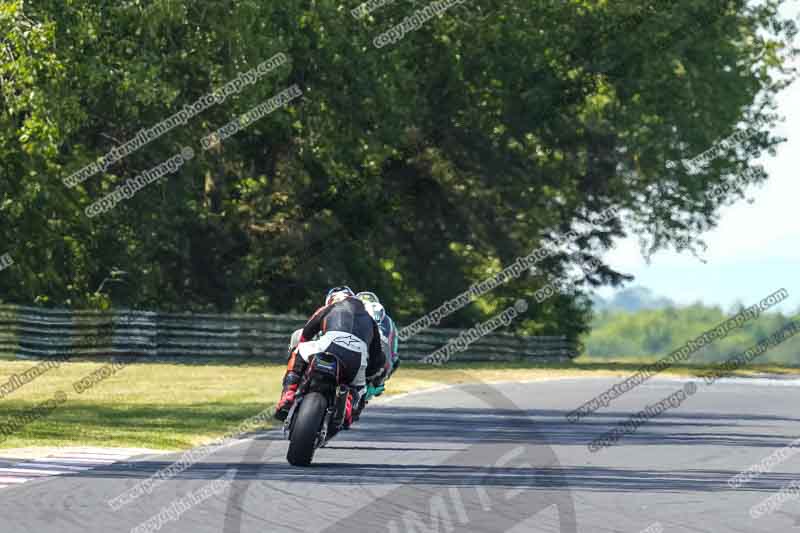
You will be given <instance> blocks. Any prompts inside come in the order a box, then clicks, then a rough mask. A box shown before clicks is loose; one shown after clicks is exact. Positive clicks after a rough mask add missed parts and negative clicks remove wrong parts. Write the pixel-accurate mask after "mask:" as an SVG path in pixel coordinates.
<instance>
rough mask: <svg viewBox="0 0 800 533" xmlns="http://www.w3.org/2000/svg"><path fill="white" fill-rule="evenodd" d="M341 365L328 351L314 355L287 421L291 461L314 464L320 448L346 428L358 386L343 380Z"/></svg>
mask: <svg viewBox="0 0 800 533" xmlns="http://www.w3.org/2000/svg"><path fill="white" fill-rule="evenodd" d="M341 367H342V365H341V363H340V361H339V360H338V359H337V357H336V356H335V355H333V354H330V353H327V352H322V353H318V354H316V355H314V356H312V357H311V358H310V360H309V364H308V367H307V368H306V371H305V374H304V375H303V379H302V381H301V382H300V385H299V386H298V387H297V394H296V396H295V401H294V405H292V408H291V409H290V410H289V414H288V415H287V417H286V420H285V422H284V424H283V434H284V437H288V439H289V451H288V452H287V453H286V460H287V461H289V464H291V465H293V466H308V465H310V464H311V461H312V460H313V458H314V452H315V451H316V450H317V448H322V447H324V446H325V445H326V444H327V443H328V441H330V440H331V439H332V438H333V437H334V436H335V435H336V434H337V433H339V431H341V430H342V428H343V426H344V419H345V412H346V409H347V402H348V396H349V395H352V396H351V402H352V398H354V397H355V396H356V389H355V388H354V387H351V386H350V385H348V384H346V383H343V380H342V376H341ZM353 407H355V406H352V404H351V408H353Z"/></svg>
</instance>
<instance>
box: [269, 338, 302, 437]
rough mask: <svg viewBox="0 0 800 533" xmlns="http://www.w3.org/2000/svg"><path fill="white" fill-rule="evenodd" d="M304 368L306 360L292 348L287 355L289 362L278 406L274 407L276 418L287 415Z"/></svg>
mask: <svg viewBox="0 0 800 533" xmlns="http://www.w3.org/2000/svg"><path fill="white" fill-rule="evenodd" d="M305 368H306V362H305V361H304V360H303V358H302V357H300V354H299V353H297V350H294V351H293V352H292V354H291V356H290V357H289V364H288V365H287V369H286V375H285V376H284V378H283V392H282V393H281V399H280V400H278V406H277V407H276V409H275V418H277V419H278V420H281V421H283V420H286V417H287V416H289V410H290V409H291V408H292V405H293V404H294V397H295V395H296V394H297V387H299V386H300V381H301V380H302V378H303V372H304V371H305Z"/></svg>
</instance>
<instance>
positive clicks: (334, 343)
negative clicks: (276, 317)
mask: <svg viewBox="0 0 800 533" xmlns="http://www.w3.org/2000/svg"><path fill="white" fill-rule="evenodd" d="M317 334H320V335H321V336H320V337H319V338H318V339H317V340H312V339H314V337H315V336H316V335H317ZM299 341H300V342H299V344H298V345H297V347H295V348H294V349H292V351H291V354H290V356H289V363H288V365H287V370H286V375H285V376H284V378H283V393H282V394H281V398H280V400H279V402H278V407H277V409H276V412H275V417H276V418H277V419H278V420H285V419H286V416H287V415H288V414H289V409H291V406H292V404H293V403H294V399H295V394H296V393H297V387H298V386H299V384H300V381H301V380H302V376H303V372H304V371H305V369H306V366H307V365H308V361H309V358H310V357H311V356H312V355H314V354H316V353H320V352H323V351H324V352H328V353H331V354H333V355H335V356H336V357H337V359H338V360H339V361H340V363H341V365H342V367H343V370H344V372H345V376H346V381H349V382H350V384H351V385H352V386H353V387H355V388H356V389H357V391H358V396H357V397H356V398H350V397H349V398H348V402H347V409H346V412H345V427H349V426H350V425H351V424H352V420H353V406H358V405H359V404H360V403H361V402H360V401H359V400H360V397H361V395H362V394H363V392H364V389H365V388H366V384H367V381H371V380H373V379H375V378H379V377H380V376H381V375H382V374H383V372H384V368H385V367H386V359H385V356H384V354H383V350H381V337H380V333H379V331H378V326H377V325H376V324H375V321H374V320H373V319H372V317H371V316H370V315H369V313H367V311H366V309H365V308H364V304H363V303H362V302H361V301H360V300H358V299H357V298H355V297H354V294H353V291H352V290H350V288H348V287H337V288H335V289H331V290H330V291H329V292H328V296H327V298H326V299H325V306H324V307H322V308H320V309H318V310H317V311H316V312H315V313H314V314H313V315H312V316H311V318H310V319H309V321H308V322H307V323H306V325H305V327H303V331H302V334H301V335H300V339H299Z"/></svg>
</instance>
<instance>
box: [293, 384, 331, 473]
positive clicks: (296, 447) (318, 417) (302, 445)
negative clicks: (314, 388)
mask: <svg viewBox="0 0 800 533" xmlns="http://www.w3.org/2000/svg"><path fill="white" fill-rule="evenodd" d="M327 409H328V400H327V399H326V398H325V396H323V395H322V394H320V393H319V392H310V393H308V394H307V395H306V396H305V398H303V403H301V404H300V406H299V408H298V411H297V413H296V414H295V415H294V422H293V424H292V432H291V436H290V440H289V451H288V452H287V453H286V460H287V461H289V464H291V465H292V466H308V465H310V464H311V460H312V459H313V458H314V451H315V449H316V446H315V445H316V443H317V435H318V434H319V430H320V428H322V420H323V417H324V416H325V411H326V410H327Z"/></svg>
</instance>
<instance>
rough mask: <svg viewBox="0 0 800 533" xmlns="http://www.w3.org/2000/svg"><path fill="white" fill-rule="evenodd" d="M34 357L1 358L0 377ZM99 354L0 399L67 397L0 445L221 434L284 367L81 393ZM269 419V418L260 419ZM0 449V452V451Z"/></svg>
mask: <svg viewBox="0 0 800 533" xmlns="http://www.w3.org/2000/svg"><path fill="white" fill-rule="evenodd" d="M643 362H646V361H645V360H642V361H637V362H623V363H614V362H611V363H610V362H606V361H596V360H587V359H578V360H576V361H573V362H567V363H537V364H531V363H469V364H458V363H449V364H446V365H444V366H440V367H431V366H429V365H420V364H416V365H415V364H408V363H404V365H403V366H402V367H401V368H400V370H398V372H397V374H396V375H395V377H394V378H393V379H392V380H391V381H390V382H389V385H388V386H387V396H390V395H393V394H400V393H405V392H411V391H416V390H421V389H426V388H432V387H436V386H441V385H446V384H459V383H468V382H479V381H484V382H493V381H523V380H533V379H547V378H556V377H584V376H620V377H622V376H627V375H629V374H630V373H632V372H633V371H635V370H636V369H637V368H639V366H640V365H641V364H642V363H643ZM36 364H37V363H36V362H34V361H0V385H2V384H3V383H5V382H6V381H7V380H8V379H9V377H10V376H11V375H12V374H20V373H22V372H24V371H26V370H28V369H29V368H31V367H32V366H35V365H36ZM105 364H106V363H99V362H70V363H64V364H62V365H61V366H60V367H58V368H54V369H51V370H49V371H48V372H47V373H45V374H44V375H42V376H40V377H39V378H37V379H35V380H34V381H32V382H30V383H28V384H26V385H24V386H22V387H21V388H19V389H18V390H16V391H15V392H12V393H11V394H8V395H7V396H6V397H5V398H2V399H0V424H3V423H6V422H8V421H9V420H11V419H13V417H15V416H17V415H19V414H20V413H23V412H26V411H29V410H30V409H32V408H33V407H35V406H37V405H39V404H41V403H42V402H44V401H45V400H48V399H50V398H53V396H54V394H55V393H56V391H59V390H60V391H63V392H65V393H66V394H67V401H66V402H64V403H62V404H60V405H59V406H58V407H56V408H55V409H53V410H52V411H50V412H48V413H47V414H46V416H42V417H41V418H39V419H37V420H35V421H33V422H31V423H29V424H27V425H24V426H23V427H20V428H18V429H17V430H16V431H15V432H13V433H12V434H10V435H8V436H5V435H3V434H2V432H0V439H3V438H4V437H5V438H4V440H0V449H8V448H27V447H32V446H35V447H61V446H107V447H135V448H150V449H162V450H179V449H185V448H188V447H192V446H197V445H199V444H202V443H206V442H209V441H211V440H212V439H214V438H216V437H219V436H221V435H224V434H225V433H227V432H228V431H231V430H232V429H233V428H235V427H236V426H238V425H239V423H240V422H241V421H243V420H245V419H246V418H248V417H251V416H253V415H256V414H258V413H259V412H261V411H262V410H264V409H267V408H270V409H271V408H273V406H274V402H275V401H276V400H277V398H278V396H279V394H280V382H281V379H282V377H283V372H284V369H285V366H284V365H280V364H265V363H252V362H239V363H237V364H231V363H230V362H229V361H225V362H223V361H219V360H216V361H214V360H210V361H205V362H185V363H172V362H157V363H154V362H147V363H135V364H130V365H126V366H125V367H124V368H121V369H120V370H119V371H118V372H116V373H115V374H114V375H112V376H111V377H108V378H107V379H105V380H103V381H102V382H100V383H98V384H96V385H95V386H94V387H92V388H91V389H88V390H86V391H85V392H83V393H81V394H78V393H77V392H76V390H75V389H74V387H73V384H74V383H76V382H78V381H79V380H81V378H84V377H85V376H88V375H91V374H92V372H95V371H97V370H98V369H100V368H101V367H103V366H104V365H105ZM710 368H711V367H703V366H689V365H683V366H675V367H673V368H671V369H669V370H667V371H665V372H664V373H663V374H666V375H679V376H689V375H698V376H700V375H703V374H704V373H707V372H709V371H710ZM760 372H766V373H774V374H800V369H796V368H783V367H775V366H765V367H753V368H750V369H748V370H745V371H741V372H739V374H740V375H750V374H753V373H760ZM265 427H266V426H265ZM2 455H3V453H2V452H0V456H2Z"/></svg>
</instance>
